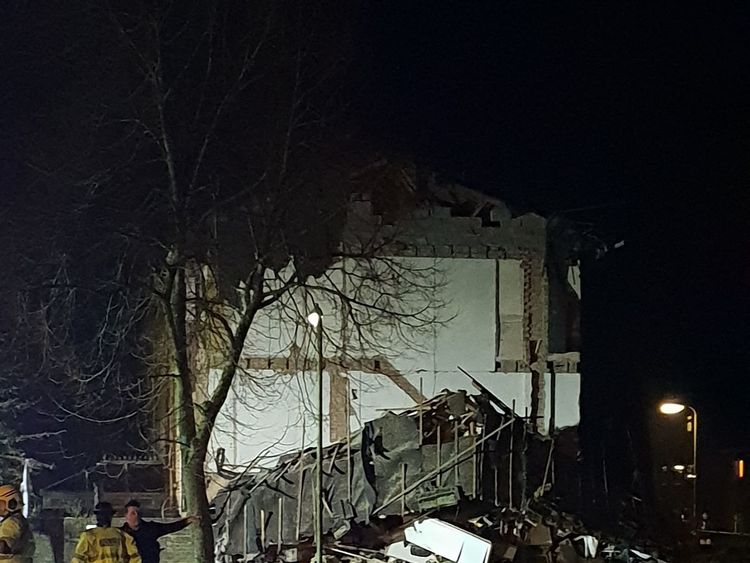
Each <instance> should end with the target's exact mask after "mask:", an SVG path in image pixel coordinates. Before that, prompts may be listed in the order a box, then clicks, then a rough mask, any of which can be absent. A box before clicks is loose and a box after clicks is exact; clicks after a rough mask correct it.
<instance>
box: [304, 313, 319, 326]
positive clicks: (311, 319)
mask: <svg viewBox="0 0 750 563" xmlns="http://www.w3.org/2000/svg"><path fill="white" fill-rule="evenodd" d="M307 322H308V323H310V324H311V325H312V327H313V328H318V323H319V322H320V313H318V312H317V311H313V312H312V313H310V314H309V315H307Z"/></svg>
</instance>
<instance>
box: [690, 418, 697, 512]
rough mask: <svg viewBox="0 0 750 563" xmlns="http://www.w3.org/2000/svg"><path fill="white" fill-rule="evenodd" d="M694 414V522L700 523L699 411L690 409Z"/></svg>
mask: <svg viewBox="0 0 750 563" xmlns="http://www.w3.org/2000/svg"><path fill="white" fill-rule="evenodd" d="M688 408H689V409H690V410H691V412H692V413H693V522H695V523H696V524H697V523H698V519H697V518H698V411H696V410H695V409H694V408H693V407H688Z"/></svg>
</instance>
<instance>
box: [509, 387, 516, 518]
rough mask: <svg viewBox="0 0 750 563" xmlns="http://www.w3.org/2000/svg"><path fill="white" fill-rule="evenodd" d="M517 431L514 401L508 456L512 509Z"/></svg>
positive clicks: (514, 402) (511, 505)
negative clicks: (514, 447) (514, 448)
mask: <svg viewBox="0 0 750 563" xmlns="http://www.w3.org/2000/svg"><path fill="white" fill-rule="evenodd" d="M515 431H516V400H515V399H513V418H512V419H511V423H510V445H509V447H508V451H509V452H510V455H509V456H508V506H509V507H510V508H513V446H514V441H515V440H514V438H513V434H514V433H515Z"/></svg>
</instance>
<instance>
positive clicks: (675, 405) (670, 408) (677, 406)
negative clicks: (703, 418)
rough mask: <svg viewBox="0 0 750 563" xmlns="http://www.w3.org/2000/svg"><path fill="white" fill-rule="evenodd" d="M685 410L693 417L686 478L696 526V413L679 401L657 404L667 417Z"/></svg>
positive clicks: (671, 400) (666, 401)
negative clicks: (689, 469)
mask: <svg viewBox="0 0 750 563" xmlns="http://www.w3.org/2000/svg"><path fill="white" fill-rule="evenodd" d="M685 409H688V410H690V412H691V413H692V416H693V420H692V434H693V471H692V472H691V473H688V474H687V475H686V478H688V479H690V480H691V481H692V482H693V522H695V523H696V524H697V520H696V519H697V518H698V511H697V485H698V411H696V410H695V409H694V408H693V407H691V406H690V405H686V404H684V403H682V402H680V401H677V400H674V399H668V400H665V401H662V402H661V403H660V404H659V412H660V413H662V414H664V415H667V416H674V415H676V414H680V413H681V412H682V411H684V410H685Z"/></svg>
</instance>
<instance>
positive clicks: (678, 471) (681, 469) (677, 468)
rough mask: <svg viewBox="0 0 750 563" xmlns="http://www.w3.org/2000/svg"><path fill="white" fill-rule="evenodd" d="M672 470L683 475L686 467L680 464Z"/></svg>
mask: <svg viewBox="0 0 750 563" xmlns="http://www.w3.org/2000/svg"><path fill="white" fill-rule="evenodd" d="M672 469H674V470H675V471H677V473H682V472H683V471H685V466H684V465H681V464H679V463H678V464H677V465H673V466H672Z"/></svg>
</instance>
